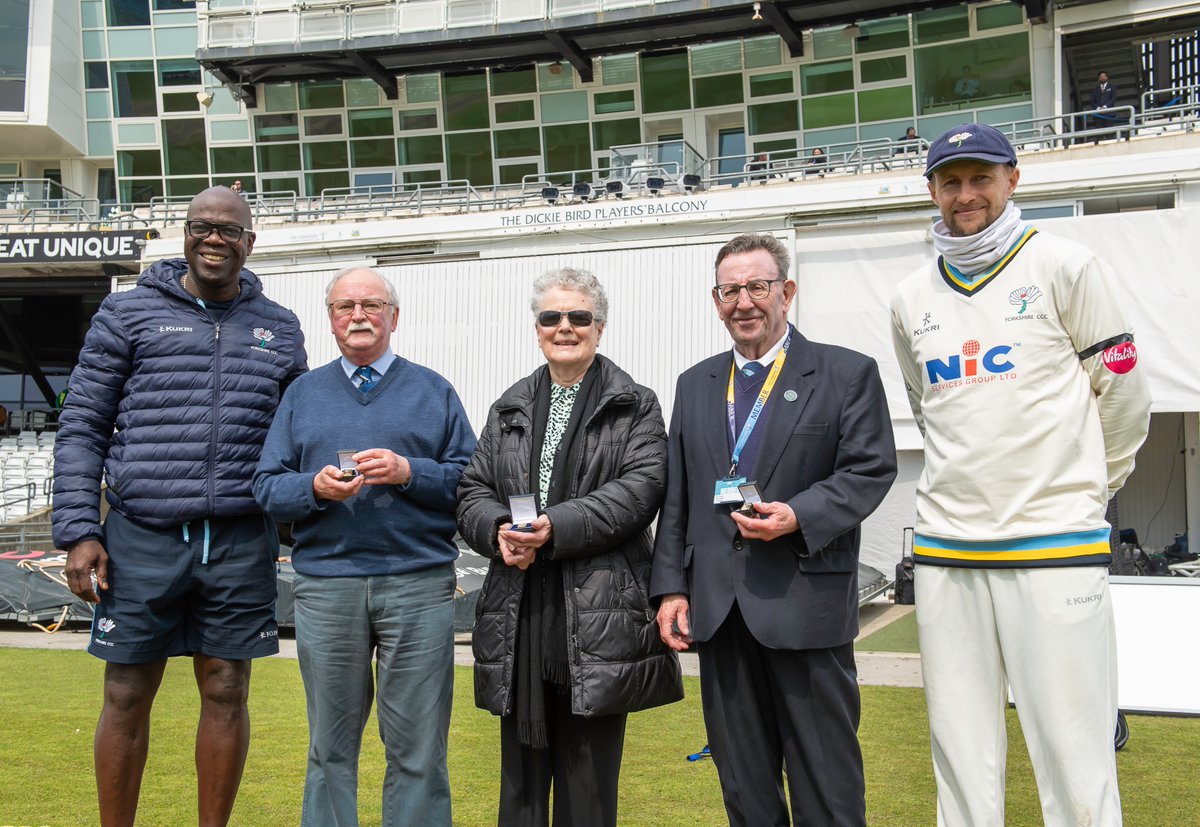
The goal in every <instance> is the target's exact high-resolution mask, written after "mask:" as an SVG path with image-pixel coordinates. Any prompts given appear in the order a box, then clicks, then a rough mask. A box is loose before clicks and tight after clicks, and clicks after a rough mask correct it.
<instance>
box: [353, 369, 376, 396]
mask: <svg viewBox="0 0 1200 827" xmlns="http://www.w3.org/2000/svg"><path fill="white" fill-rule="evenodd" d="M354 375H355V376H358V377H361V378H362V382H360V383H359V385H358V389H359V390H360V391H362V392H363V393H366V392H367V391H369V390H370V389H371V388H372V387H374V385H375V371H373V370H371V366H370V365H363V366H362V367H361V368H359V369H358V370H356V371H354Z"/></svg>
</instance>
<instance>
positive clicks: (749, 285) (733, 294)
mask: <svg viewBox="0 0 1200 827" xmlns="http://www.w3.org/2000/svg"><path fill="white" fill-rule="evenodd" d="M777 281H787V279H783V278H780V279H751V280H750V281H748V282H746V283H745V284H718V285H717V286H716V287H714V288H713V292H714V293H716V294H717V298H718V299H720V300H721V301H723V302H727V303H728V302H735V301H737V300H738V296H739V295H740V294H741V292H742V291H743V290H745V291H746V294H747V295H748V296H750V298H751V299H753V300H754V301H759V300H760V299H765V298H766V297H767V296H769V295H771V285H772V284H774V283H775V282H777Z"/></svg>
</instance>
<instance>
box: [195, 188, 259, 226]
mask: <svg viewBox="0 0 1200 827" xmlns="http://www.w3.org/2000/svg"><path fill="white" fill-rule="evenodd" d="M213 209H215V210H220V211H221V212H224V213H228V214H232V215H236V216H237V223H238V224H240V225H241V226H243V227H245V228H246V229H247V230H249V229H250V228H251V224H252V222H253V216H252V215H251V214H250V205H249V204H247V203H246V200H245V199H244V198H242V197H241V196H240V195H238V194H237V193H236V192H234V191H233V190H231V189H230V188H229V187H209V188H208V189H206V190H204V191H203V192H201V193H200V194H199V195H197V196H196V197H195V198H193V199H192V203H191V204H189V205H188V212H187V217H188V218H189V219H192V218H202V217H203V216H202V213H204V212H206V211H209V210H213Z"/></svg>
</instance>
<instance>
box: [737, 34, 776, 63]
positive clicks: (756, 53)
mask: <svg viewBox="0 0 1200 827" xmlns="http://www.w3.org/2000/svg"><path fill="white" fill-rule="evenodd" d="M781 43H782V41H781V40H780V39H779V38H778V37H776V36H775V35H770V36H769V37H755V38H751V39H749V40H743V41H742V52H743V53H744V54H745V59H746V68H747V69H758V68H761V67H763V66H778V65H779V64H780V63H781V62H782V58H781V57H780V44H781Z"/></svg>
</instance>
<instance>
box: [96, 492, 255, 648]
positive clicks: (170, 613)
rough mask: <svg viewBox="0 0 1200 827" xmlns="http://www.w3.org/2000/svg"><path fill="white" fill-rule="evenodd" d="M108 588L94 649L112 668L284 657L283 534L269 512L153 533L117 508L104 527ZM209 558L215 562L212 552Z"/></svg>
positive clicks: (100, 609)
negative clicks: (278, 600)
mask: <svg viewBox="0 0 1200 827" xmlns="http://www.w3.org/2000/svg"><path fill="white" fill-rule="evenodd" d="M104 548H105V550H107V551H108V590H107V591H102V590H99V589H97V592H98V593H99V595H100V604H99V605H98V606H96V608H95V615H94V616H93V618H92V640H91V644H90V645H89V646H88V651H89V652H91V653H92V654H93V655H95V656H96V657H98V658H101V659H103V660H106V661H109V662H111V663H127V664H141V663H153V662H154V661H159V660H162V659H164V658H169V657H173V656H176V655H197V654H199V655H208V656H210V657H216V658H223V659H225V660H247V659H249V658H258V657H264V656H266V655H273V654H275V653H276V652H278V651H279V629H278V627H277V626H276V625H275V593H276V585H275V569H276V562H275V561H276V558H277V557H278V556H279V536H278V534H277V532H276V530H275V524H274V523H273V522H272V521H271V519H270V518H269V517H267V516H265V515H262V514H252V515H247V516H244V517H219V518H214V519H211V520H209V521H208V537H207V541H206V539H205V521H204V520H193V521H192V522H190V523H187V524H186V525H181V526H176V527H175V528H169V529H157V528H147V527H146V526H142V525H138V524H137V523H135V522H133V521H132V520H130V519H129V518H128V517H125V516H124V515H122V514H120V513H118V512H117V511H115V510H113V511H110V512H109V514H108V519H107V521H106V522H105V524H104ZM206 550H207V555H208V557H207V561H205V551H206Z"/></svg>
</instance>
